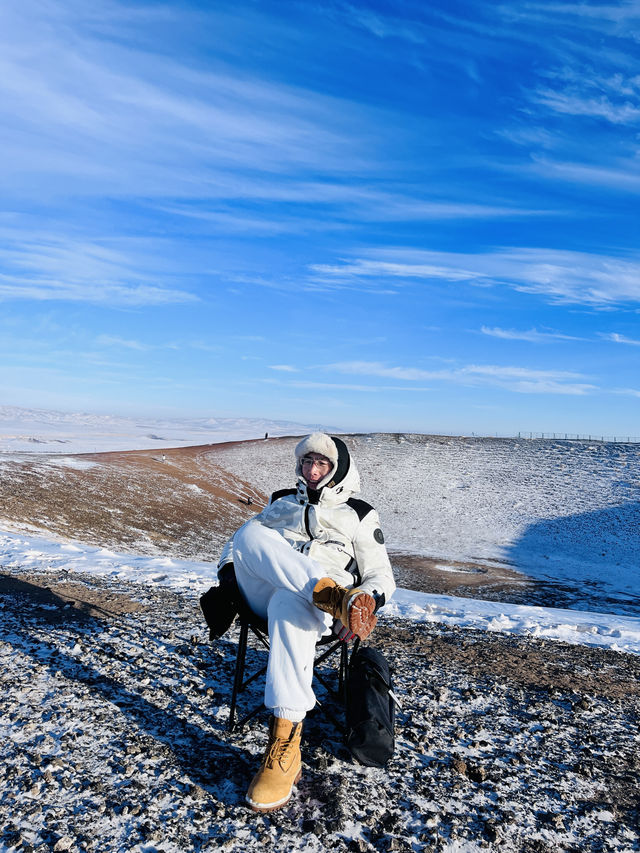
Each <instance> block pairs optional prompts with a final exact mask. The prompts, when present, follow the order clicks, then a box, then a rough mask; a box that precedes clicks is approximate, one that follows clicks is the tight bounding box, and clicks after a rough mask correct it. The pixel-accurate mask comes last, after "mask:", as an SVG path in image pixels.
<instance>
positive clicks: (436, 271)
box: [0, 0, 640, 435]
mask: <svg viewBox="0 0 640 853" xmlns="http://www.w3.org/2000/svg"><path fill="white" fill-rule="evenodd" d="M638 33H640V3H638V2H637V0H634V2H619V3H563V2H557V0H553V2H505V3H500V2H498V3H487V2H485V0H482V2H472V1H471V0H465V2H451V0H436V2H429V3H424V2H411V0H407V1H406V2H386V3H382V2H367V3H363V2H341V0H332V2H323V3H314V2H289V1H288V0H279V1H278V2H275V0H273V1H272V2H238V1H237V0H236V2H233V3H227V2H202V3H196V2H193V3H185V2H181V3H179V4H178V3H176V2H172V0H167V2H164V3H144V2H142V3H135V4H134V3H130V2H126V3H120V2H113V0H107V1H106V2H105V0H92V2H91V3H86V2H85V0H82V2H81V0H61V2H57V0H22V2H21V3H20V4H17V3H5V4H2V6H1V7H0V40H1V42H2V43H1V45H0V48H1V49H0V104H1V110H2V133H1V134H0V163H1V164H2V165H1V167H0V175H1V182H2V184H1V194H0V402H1V403H4V404H11V405H18V406H26V407H39V408H56V409H62V410H74V411H79V410H81V411H92V412H105V413H111V414H145V415H173V416H185V417H187V416H188V417H191V416H203V415H208V416H216V415H218V416H247V417H253V416H256V417H270V418H278V419H294V420H297V421H303V422H308V423H316V422H317V423H325V424H331V425H334V426H340V427H343V428H345V429H372V430H375V429H384V430H393V431H396V430H398V431H400V430H415V431H420V432H430V431H443V432H463V433H468V432H472V431H475V432H478V433H482V432H488V433H493V432H499V433H509V432H517V431H518V430H522V431H530V430H531V431H547V432H550V431H557V432H560V433H561V432H574V433H575V432H579V433H591V432H593V433H596V432H601V433H604V434H607V435H620V434H623V433H627V434H631V435H638V434H640V428H639V427H638V413H639V410H640V371H639V369H638V368H639V356H640V249H639V246H638V240H639V234H640V229H639V227H638V226H639V215H638V210H639V205H638V202H639V196H640V153H639V152H640V65H639V63H638V57H639V56H640V45H639V41H640V36H639V35H638Z"/></svg>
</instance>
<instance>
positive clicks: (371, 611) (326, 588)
mask: <svg viewBox="0 0 640 853" xmlns="http://www.w3.org/2000/svg"><path fill="white" fill-rule="evenodd" d="M350 602H352V603H351V606H349V603H350ZM313 603H314V604H315V606H316V607H318V608H319V609H320V610H324V612H325V613H330V614H331V615H332V616H333V618H334V619H339V620H340V621H341V622H342V624H343V625H345V626H346V627H347V628H348V629H349V630H350V631H351V632H352V633H353V634H357V635H358V637H360V639H361V640H366V639H367V637H368V636H369V634H370V633H371V632H372V631H373V629H374V628H375V626H376V622H377V621H378V617H377V616H376V615H375V609H376V601H375V598H374V597H373V596H372V595H369V593H368V592H362V590H361V589H357V588H356V589H345V588H344V587H343V586H339V584H337V583H336V582H335V581H334V580H331V578H321V579H320V580H319V581H318V583H317V584H316V585H315V587H314V589H313Z"/></svg>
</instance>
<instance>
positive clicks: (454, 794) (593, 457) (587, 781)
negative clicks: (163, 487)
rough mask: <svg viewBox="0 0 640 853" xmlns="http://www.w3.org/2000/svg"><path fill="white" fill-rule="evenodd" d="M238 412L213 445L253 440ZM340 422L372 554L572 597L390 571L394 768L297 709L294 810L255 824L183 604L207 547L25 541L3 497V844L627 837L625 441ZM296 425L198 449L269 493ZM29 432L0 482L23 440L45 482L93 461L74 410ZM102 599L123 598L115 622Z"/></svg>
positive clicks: (635, 627)
mask: <svg viewBox="0 0 640 853" xmlns="http://www.w3.org/2000/svg"><path fill="white" fill-rule="evenodd" d="M103 427H104V424H103V425H102V426H101V429H102V428H103ZM245 427H246V429H247V430H248V431H249V433H250V435H249V436H246V434H245V433H244V432H242V431H239V433H238V434H237V435H236V436H234V437H245V436H246V437H251V438H254V439H255V438H261V437H262V435H263V434H264V432H266V431H269V432H270V434H272V431H271V430H267V429H263V427H264V423H263V422H259V423H258V424H255V425H254V427H253V433H251V426H250V425H249V426H247V425H246V424H245V425H244V426H243V429H244V428H245ZM66 428H67V427H65V429H66ZM129 428H130V427H129ZM74 430H75V432H74ZM302 431H304V430H302ZM293 432H294V431H293V430H292V433H293ZM21 434H22V435H23V436H28V435H29V429H28V428H25V429H23V431H22V433H21ZM181 434H182V436H183V437H184V436H188V439H187V440H188V441H189V443H191V442H193V441H197V442H204V441H206V442H207V443H210V442H211V441H215V438H216V435H215V434H213V435H212V433H211V432H206V434H203V433H201V432H199V431H198V430H196V431H195V432H194V433H193V434H189V433H188V432H187V431H186V427H185V428H184V429H183V431H182V433H181ZM294 434H295V433H294ZM74 436H75V437H74ZM94 437H95V436H92V439H91V441H90V442H89V444H91V443H92V441H93V439H94ZM229 437H230V436H229V435H228V433H226V434H225V438H229ZM221 440H222V439H221ZM348 440H349V443H350V446H351V447H352V448H353V449H354V455H355V457H356V458H357V460H358V464H359V467H360V469H361V473H362V477H363V484H364V493H363V496H364V497H365V498H368V499H369V500H371V501H372V502H373V503H375V504H376V506H377V507H378V508H379V510H380V514H381V518H382V519H383V526H384V529H385V533H386V535H387V540H388V542H389V544H390V547H393V548H394V549H395V550H396V551H398V552H401V551H403V550H404V551H406V552H407V553H413V554H416V553H418V554H419V553H421V552H422V553H424V554H429V555H431V556H434V557H437V558H438V559H440V560H441V561H442V570H443V571H447V570H448V566H449V563H450V561H451V560H454V561H465V560H473V561H474V562H476V563H478V564H484V565H487V566H489V565H492V564H495V565H503V564H505V563H509V565H511V566H513V567H515V568H516V569H517V570H520V571H525V570H526V571H530V572H531V574H532V575H535V572H536V571H538V572H539V573H540V576H541V577H542V576H543V575H545V574H546V575H547V576H548V577H550V578H551V579H556V577H557V575H558V573H560V572H564V574H563V575H562V580H563V584H564V585H565V586H566V587H567V589H568V590H569V592H568V593H567V595H568V598H569V600H570V601H571V604H572V606H571V608H570V609H569V608H558V607H540V606H535V607H534V606H530V605H516V604H509V603H506V602H504V601H486V600H482V599H475V598H463V597H459V596H448V595H433V594H426V593H421V592H416V591H413V590H407V589H399V590H398V591H397V592H396V595H395V596H394V598H393V600H392V601H391V602H390V603H389V604H388V605H387V606H386V607H385V611H384V617H383V618H382V619H381V620H380V625H379V626H378V628H377V629H376V632H375V635H374V636H375V642H376V643H379V644H381V647H382V648H383V649H384V650H385V651H386V652H387V654H388V655H389V656H390V658H391V659H392V660H393V661H394V665H395V678H396V684H395V686H396V691H397V693H398V695H399V696H400V697H401V701H402V708H401V709H399V710H398V726H397V748H396V755H395V756H394V760H393V762H392V763H391V764H390V766H389V767H388V768H387V769H386V770H374V769H371V768H363V767H357V766H354V765H353V764H350V763H349V756H348V754H345V750H344V746H343V745H342V744H341V739H340V737H339V735H338V734H337V732H336V731H335V729H334V727H332V726H331V725H329V724H327V723H325V722H322V721H321V719H320V718H319V717H317V716H316V715H312V717H311V719H310V721H309V723H308V725H307V726H306V728H305V753H304V768H305V769H304V774H303V780H302V782H301V784H300V786H299V787H298V790H297V791H296V794H295V796H294V799H293V800H292V803H291V805H290V807H288V808H287V809H285V810H283V811H282V812H277V813H275V814H274V815H271V816H265V817H257V816H255V815H253V814H252V813H251V812H248V811H247V809H246V807H245V806H244V804H243V796H244V791H245V790H246V785H247V782H248V779H249V778H250V776H251V774H252V773H253V772H254V771H255V768H256V766H257V763H258V761H259V756H260V755H261V752H262V750H263V749H264V743H265V738H264V727H263V726H262V725H256V726H251V727H248V728H247V729H245V730H244V731H242V732H239V733H233V734H229V733H227V732H226V731H225V723H226V719H227V715H228V707H229V697H230V685H231V683H232V673H233V662H234V656H235V650H236V644H237V628H234V629H233V630H232V632H231V633H230V635H228V636H226V637H225V638H223V640H222V641H220V642H218V643H216V644H208V643H207V642H206V639H205V636H204V635H205V631H204V630H203V625H202V620H201V617H200V614H199V612H198V607H197V599H198V595H199V594H200V593H201V592H202V591H204V590H205V589H206V588H207V587H208V586H209V585H210V584H211V583H213V582H214V579H215V564H214V563H213V562H210V561H205V560H199V559H197V558H189V559H185V558H181V557H179V556H177V555H175V554H167V553H160V552H159V551H156V552H153V549H151V551H150V550H149V549H146V550H145V551H144V552H143V551H142V550H136V548H135V547H130V548H129V550H128V552H125V550H124V549H123V550H119V549H118V548H115V547H109V548H106V547H104V546H102V545H99V544H95V543H94V544H89V543H88V542H87V541H80V540H79V539H76V538H74V537H71V536H55V535H42V534H40V535H39V534H38V532H37V531H38V530H40V531H41V530H42V529H44V527H45V525H44V522H43V519H41V518H35V519H29V518H24V523H23V524H22V525H16V524H15V523H12V524H8V523H6V524H5V523H3V522H2V520H1V519H2V512H0V566H1V567H2V569H3V579H4V582H5V584H7V589H6V591H5V593H4V594H3V595H2V596H0V633H1V636H0V657H1V663H2V666H1V667H0V687H1V695H2V701H1V702H0V737H1V738H2V741H3V743H4V745H5V755H4V762H3V764H1V765H0V824H1V828H0V853H64V852H65V851H75V850H78V851H87V853H90V851H91V853H122V851H127V853H128V851H131V853H187V851H203V853H213V851H218V850H227V851H236V850H243V851H246V853H257V851H262V850H269V851H274V853H285V851H286V853H289V851H291V850H293V849H296V850H301V851H308V853H323V851H326V850H332V851H345V852H346V851H356V853H357V851H361V853H366V851H381V853H382V851H393V850H400V851H411V853H419V851H423V850H424V851H434V853H435V851H437V853H481V851H485V850H493V849H496V850H501V851H506V853H509V851H518V853H559V851H567V853H568V851H571V853H576V851H594V853H595V851H598V853H602V851H611V853H614V851H615V853H630V851H636V850H639V849H640V823H639V822H638V809H637V804H636V800H637V790H638V784H639V781H640V759H639V758H638V752H639V749H640V732H639V730H638V715H637V684H638V660H639V659H640V618H638V616H637V615H634V608H635V606H636V600H637V595H638V581H637V571H636V569H637V553H638V551H637V535H638V524H637V515H634V512H635V506H636V505H637V501H638V489H639V488H640V466H639V464H638V458H639V455H638V448H637V447H634V446H623V445H604V444H603V445H595V444H594V445H587V444H584V443H571V444H567V445H565V444H564V443H562V442H559V443H547V444H545V443H538V442H532V443H528V442H522V443H519V444H518V446H517V447H516V442H513V441H512V442H501V441H485V442H483V441H480V440H478V441H472V440H466V439H462V438H450V439H448V438H444V437H430V438H429V439H426V438H425V437H415V436H395V437H389V436H386V437H385V436H375V435H370V436H351V437H349V439H348ZM104 441H105V443H104V445H103V446H101V447H100V449H104V450H108V449H114V448H122V447H123V446H124V447H130V446H132V443H133V444H135V446H139V445H138V443H137V442H138V441H139V432H138V431H137V429H135V430H131V432H129V433H128V434H127V433H126V430H124V431H122V424H121V423H120V424H119V425H118V434H117V436H112V437H111V438H109V437H108V436H107V437H105V439H104ZM295 441H296V439H275V440H274V441H271V440H269V442H268V444H266V445H265V443H264V442H262V441H258V442H256V441H253V442H248V443H243V444H234V445H227V446H224V447H222V446H221V447H220V448H217V449H216V450H215V455H213V452H212V458H214V459H215V460H216V464H222V465H223V468H224V470H225V471H228V472H230V474H233V475H234V477H236V478H237V481H238V482H245V483H246V482H247V481H250V482H251V483H252V484H253V485H255V488H256V490H257V491H258V492H262V493H263V494H268V492H269V491H270V490H271V489H273V488H277V487H280V486H286V485H289V484H290V483H289V481H288V480H287V479H286V478H287V476H288V472H289V471H290V469H291V450H292V446H293V445H294V444H295ZM30 444H31V449H32V450H33V448H34V447H35V448H37V450H38V451H40V453H33V452H29V453H28V452H25V449H24V447H22V448H20V450H19V451H17V450H16V448H15V447H14V448H13V449H12V450H11V451H9V452H6V453H4V454H0V477H5V476H9V474H8V473H7V472H10V471H11V470H12V466H13V465H15V464H16V460H18V462H19V460H27V461H29V462H31V461H32V460H33V459H34V458H37V459H38V460H40V461H38V464H37V465H36V466H35V468H34V471H33V473H34V476H35V477H36V479H41V480H42V482H44V483H49V482H52V481H51V480H49V479H47V477H48V474H47V472H48V471H49V469H51V468H53V469H54V471H55V472H57V474H58V475H60V476H63V475H64V473H65V471H68V472H69V474H72V475H74V476H75V475H78V474H79V473H89V474H91V473H94V472H96V471H98V470H99V469H100V466H101V463H100V462H99V461H97V460H96V458H95V457H92V458H87V457H83V456H73V455H72V454H73V453H74V452H76V451H78V452H79V451H82V450H86V449H87V436H86V434H85V432H84V426H83V424H82V423H78V424H76V425H75V426H74V425H73V424H72V428H71V429H69V430H68V431H67V433H66V437H65V445H64V453H63V454H58V455H54V456H52V455H50V454H51V449H52V448H51V445H48V446H47V444H38V443H36V442H33V443H30ZM156 447H157V445H155V444H154V445H153V448H156ZM96 449H98V448H96V447H95V446H94V445H92V446H91V447H90V450H91V451H92V452H93V451H95V450H96ZM42 451H44V453H42ZM267 455H268V457H269V461H268V464H265V462H264V459H265V456H267ZM154 456H155V454H154ZM160 458H161V457H160ZM380 459H384V464H380V461H379V460H380ZM416 460H420V462H419V464H417V463H416ZM201 461H202V460H201ZM3 463H6V464H3ZM163 464H169V462H167V463H163ZM202 464H204V462H202ZM416 468H417V470H419V471H422V476H423V477H425V479H424V480H423V483H424V485H425V486H428V488H425V489H421V488H418V486H417V485H416V481H415V479H414V477H415V471H416ZM283 472H284V473H283ZM278 477H282V481H280V480H278V479H277V478H278ZM9 479H10V476H9ZM232 479H233V478H232ZM407 481H409V482H411V483H412V488H411V489H409V490H407V488H406V484H407ZM186 488H189V485H187V486H186ZM197 489H199V487H198V486H195V485H193V492H192V494H193V496H194V499H195V498H196V497H198V494H199V492H198V491H196V490H197ZM398 495H402V496H403V497H404V503H403V504H402V513H400V512H396V510H397V508H398V503H397V501H398ZM603 519H604V520H605V521H606V524H604V525H603V524H602V523H601V522H602V520H603ZM452 520H454V521H455V523H452ZM31 522H36V524H31ZM596 543H597V544H598V545H599V546H601V547H599V550H598V552H597V553H596V552H595V551H594V544H596ZM553 549H555V552H554V550H553ZM554 553H557V555H559V556H558V559H557V560H556V562H555V564H554V565H553V566H552V567H551V569H550V568H549V565H548V558H550V557H551V556H553V555H554ZM545 555H546V556H545ZM572 555H577V559H575V560H572V559H571V557H572ZM584 585H586V586H587V587H589V589H590V592H589V595H588V596H586V595H584V596H582V597H581V594H580V589H581V588H582V586H584ZM581 601H584V602H585V603H587V604H588V606H586V607H581V606H579V605H580V602H581ZM123 602H124V605H123ZM598 603H601V604H602V607H601V608H599V607H598ZM116 605H117V606H118V607H123V606H124V607H131V608H132V610H131V611H130V612H129V611H128V610H126V609H124V610H121V611H120V616H117V615H116V616H114V615H113V614H111V615H110V614H109V613H108V610H109V608H111V607H115V606H116ZM91 607H93V610H91ZM85 611H86V612H85ZM637 612H638V611H637V610H635V613H636V614H637ZM253 654H254V655H256V656H257V655H259V652H257V651H256V652H254V653H253ZM256 659H257V658H256ZM417 673H419V676H418V677H416V674H417ZM259 698H260V688H259V687H256V688H255V690H254V696H253V699H254V701H255V700H256V699H257V700H259Z"/></svg>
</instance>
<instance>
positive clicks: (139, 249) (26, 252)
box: [0, 226, 197, 307]
mask: <svg viewBox="0 0 640 853" xmlns="http://www.w3.org/2000/svg"><path fill="white" fill-rule="evenodd" d="M0 237H1V238H2V240H3V244H2V246H1V247H0V263H2V265H3V267H4V272H3V273H1V274H0V301H1V300H9V299H11V300H29V299H31V300H35V301H53V300H55V301H60V300H66V301H73V302H89V303H98V304H109V305H113V306H129V307H135V306H145V305H149V306H151V305H167V304H172V303H179V302H193V301H196V300H197V297H196V296H195V295H194V294H192V293H189V292H187V291H185V290H179V289H177V288H174V287H171V286H166V285H164V284H163V283H162V275H163V274H162V272H161V268H162V263H160V262H159V261H158V258H157V257H154V254H153V252H152V251H151V246H150V245H149V244H148V243H147V242H146V241H141V242H140V243H136V242H135V241H128V242H127V244H126V247H125V246H124V245H123V247H122V248H117V247H116V248H114V247H111V246H109V245H106V244H105V243H99V242H95V241H93V242H92V241H90V240H83V239H78V238H74V237H70V236H69V237H68V236H59V235H55V234H34V233H28V232H27V226H25V227H23V228H22V229H18V228H13V229H10V228H1V229H0ZM155 249H156V253H157V252H158V246H157V245H156V247H155ZM156 270H157V272H156Z"/></svg>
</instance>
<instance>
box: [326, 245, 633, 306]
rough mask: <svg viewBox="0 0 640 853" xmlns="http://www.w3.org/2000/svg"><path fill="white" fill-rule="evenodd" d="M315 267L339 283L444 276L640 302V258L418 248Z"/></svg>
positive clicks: (550, 294) (604, 302) (553, 296)
mask: <svg viewBox="0 0 640 853" xmlns="http://www.w3.org/2000/svg"><path fill="white" fill-rule="evenodd" d="M362 254H363V255H364V256H361V257H357V258H355V259H345V260H344V261H343V262H342V263H340V264H334V265H328V264H323V265H316V266H314V267H313V268H312V272H315V273H320V274H321V275H322V276H323V277H324V278H325V279H330V278H332V279H333V280H334V281H335V282H336V283H340V282H342V283H345V284H346V283H349V282H351V283H352V282H353V281H361V282H366V281H374V282H376V283H378V284H380V283H381V282H386V281H389V280H391V281H394V280H404V281H406V282H410V281H421V280H435V281H437V280H441V281H444V282H467V283H469V284H471V285H481V286H484V287H489V286H496V285H502V286H507V287H510V288H513V289H514V290H519V291H523V292H527V293H537V294H540V295H541V296H545V297H547V298H548V299H549V300H550V301H552V302H557V303H577V304H581V305H588V306H593V307H612V306H615V305H619V304H624V303H634V302H640V258H635V257H634V258H632V259H631V260H627V259H626V258H616V257H612V256H605V255H595V254H594V255H589V254H586V253H582V252H569V251H559V250H556V249H543V248H541V249H533V248H505V249H501V250H498V251H493V252H487V253H485V254H463V253H459V254H454V253H444V252H429V251H418V250H415V249H412V248H406V249H402V248H393V249H370V250H368V251H366V252H364V253H362Z"/></svg>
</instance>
